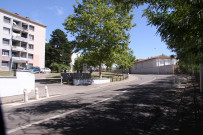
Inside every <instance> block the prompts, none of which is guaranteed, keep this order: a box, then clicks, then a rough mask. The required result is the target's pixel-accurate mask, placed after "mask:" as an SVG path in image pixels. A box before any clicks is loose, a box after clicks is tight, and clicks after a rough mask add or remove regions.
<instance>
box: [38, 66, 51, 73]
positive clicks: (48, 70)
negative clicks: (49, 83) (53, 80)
mask: <svg viewBox="0 0 203 135" xmlns="http://www.w3.org/2000/svg"><path fill="white" fill-rule="evenodd" d="M40 72H42V73H51V69H50V68H47V67H45V68H42V69H41V71H40Z"/></svg>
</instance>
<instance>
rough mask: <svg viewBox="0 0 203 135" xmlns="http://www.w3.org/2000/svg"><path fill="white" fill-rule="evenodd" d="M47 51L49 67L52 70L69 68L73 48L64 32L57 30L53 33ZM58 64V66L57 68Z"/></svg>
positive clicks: (47, 64)
mask: <svg viewBox="0 0 203 135" xmlns="http://www.w3.org/2000/svg"><path fill="white" fill-rule="evenodd" d="M45 50H46V52H45V59H46V66H47V67H50V68H52V67H66V66H69V64H70V62H71V55H72V50H73V48H72V46H71V44H70V42H68V40H67V35H66V34H65V33H64V32H63V31H62V30H60V29H56V30H54V31H53V32H52V34H51V39H50V41H49V43H48V44H46V49H45ZM57 64H58V66H56V65H57ZM51 65H52V66H51ZM53 69H55V68H53ZM58 69H60V68H58ZM58 71H59V70H58ZM59 72H60V71H59Z"/></svg>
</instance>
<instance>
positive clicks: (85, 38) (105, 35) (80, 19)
mask: <svg viewBox="0 0 203 135" xmlns="http://www.w3.org/2000/svg"><path fill="white" fill-rule="evenodd" d="M121 8H122V5H119V4H117V5H115V4H113V3H112V2H111V1H106V0H83V3H82V4H80V3H79V2H77V6H75V5H74V14H72V15H70V16H68V18H67V19H66V20H65V23H64V26H65V29H66V30H67V31H68V32H69V33H71V34H72V35H73V36H75V48H76V51H81V52H82V53H83V54H87V53H91V56H92V58H93V59H95V60H97V62H98V63H99V67H100V69H101V65H102V63H105V62H106V61H109V60H111V59H112V57H111V56H112V53H115V52H116V53H121V52H122V50H125V48H127V47H128V43H129V34H128V33H127V31H129V30H130V29H131V28H132V27H133V26H134V25H132V24H131V21H132V19H133V15H132V14H130V13H129V12H127V11H122V10H121ZM101 77H102V73H101V70H100V78H101Z"/></svg>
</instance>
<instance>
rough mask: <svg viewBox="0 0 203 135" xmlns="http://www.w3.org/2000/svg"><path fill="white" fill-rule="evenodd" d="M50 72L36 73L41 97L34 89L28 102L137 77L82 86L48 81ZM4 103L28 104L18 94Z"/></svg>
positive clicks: (105, 85) (127, 80)
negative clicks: (37, 95) (47, 77)
mask: <svg viewBox="0 0 203 135" xmlns="http://www.w3.org/2000/svg"><path fill="white" fill-rule="evenodd" d="M47 75H48V74H35V80H36V83H35V87H36V88H38V90H39V99H38V100H36V96H35V90H32V91H31V92H30V93H28V102H27V103H32V102H37V101H40V100H44V99H47V98H52V97H56V96H62V95H70V94H75V93H80V92H85V91H93V90H95V89H98V88H102V87H107V86H111V85H116V84H122V83H125V82H129V81H135V80H136V79H137V78H136V77H135V76H133V75H129V78H128V79H126V80H122V81H117V82H111V83H107V84H94V85H80V86H74V85H68V84H62V85H61V83H60V80H58V81H54V82H50V81H48V82H47V81H46V79H45V76H47ZM45 86H47V87H48V91H49V97H47V96H46V92H45ZM1 103H2V105H9V106H15V105H21V104H27V103H25V102H24V95H23V94H22V95H16V96H10V97H2V98H1Z"/></svg>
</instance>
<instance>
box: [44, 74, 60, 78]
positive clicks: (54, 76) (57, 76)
mask: <svg viewBox="0 0 203 135" xmlns="http://www.w3.org/2000/svg"><path fill="white" fill-rule="evenodd" d="M46 78H61V73H51V74H49V75H47V76H46Z"/></svg>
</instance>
